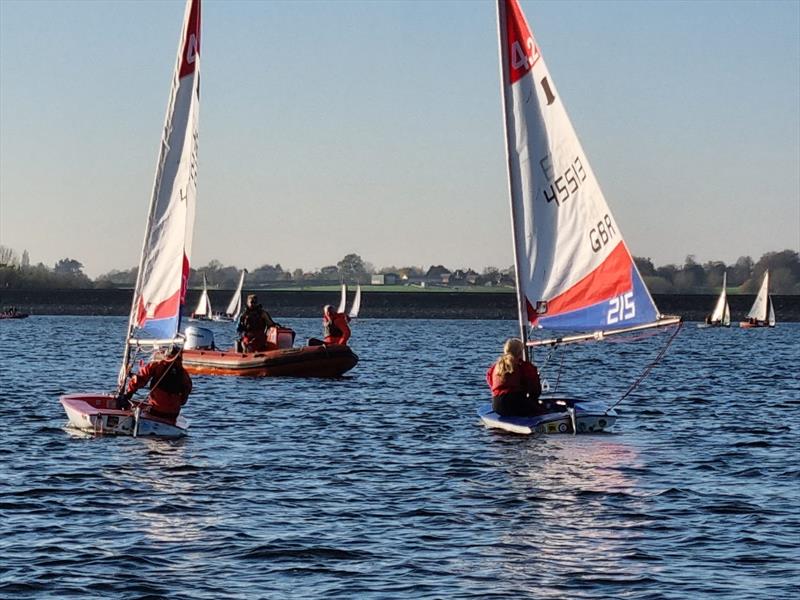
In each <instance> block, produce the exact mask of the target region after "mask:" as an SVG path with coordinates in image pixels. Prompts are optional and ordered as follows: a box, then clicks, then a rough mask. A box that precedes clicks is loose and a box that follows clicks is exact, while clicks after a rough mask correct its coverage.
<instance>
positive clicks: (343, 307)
mask: <svg viewBox="0 0 800 600" xmlns="http://www.w3.org/2000/svg"><path fill="white" fill-rule="evenodd" d="M345 311H347V284H345V283H343V284H342V293H341V296H340V297H339V306H337V307H336V312H337V313H343V312H345ZM359 311H361V285H360V284H359V285H357V286H356V295H355V296H354V297H353V304H352V305H351V306H350V311H349V312H347V316H348V317H350V318H351V319H355V318H356V317H358V313H359Z"/></svg>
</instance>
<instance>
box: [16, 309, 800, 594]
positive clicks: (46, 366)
mask: <svg viewBox="0 0 800 600" xmlns="http://www.w3.org/2000/svg"><path fill="white" fill-rule="evenodd" d="M276 316H278V317H279V315H276ZM282 321H285V322H286V323H287V324H289V325H290V326H293V327H294V328H295V329H296V330H297V332H298V338H305V337H311V336H314V335H319V322H318V320H316V319H314V320H309V319H294V320H291V319H282ZM124 327H125V320H124V319H120V318H113V317H106V318H101V317H98V318H91V317H32V318H30V319H27V320H24V321H16V322H10V321H5V322H0V424H1V425H2V443H0V533H1V534H2V535H0V597H3V598H7V597H49V598H63V597H67V596H70V595H72V596H77V595H82V596H91V597H100V596H107V597H114V598H141V597H160V596H164V597H169V598H258V597H266V598H286V597H324V596H343V597H358V598H363V597H373V598H491V597H497V598H500V597H509V598H518V597H525V596H527V597H537V598H563V597H576V598H620V597H626V598H676V599H677V598H703V597H709V598H710V597H712V596H713V597H714V598H720V597H724V598H748V599H749V598H788V597H796V596H797V594H798V592H800V567H799V566H798V565H799V564H800V562H799V561H800V550H798V539H800V516H799V515H798V509H799V508H800V466H798V464H797V460H798V449H800V444H798V441H797V428H798V423H799V419H798V417H800V381H798V366H799V365H800V325H799V324H780V325H779V326H778V327H777V328H776V329H774V330H752V331H744V330H739V329H735V328H731V329H729V330H699V329H697V328H695V327H694V325H693V324H689V325H688V326H686V327H685V328H684V329H683V330H682V331H681V333H680V334H679V336H678V338H677V339H676V340H675V343H674V344H673V346H672V348H671V349H670V352H669V354H668V355H667V357H666V358H665V359H664V361H663V362H662V363H661V364H660V365H659V366H658V367H657V368H656V369H655V370H654V371H653V373H652V374H651V376H650V378H649V379H647V380H646V381H645V382H644V384H643V385H642V386H641V387H640V388H638V390H637V391H636V392H635V393H634V394H633V395H632V396H630V397H629V398H628V399H626V401H625V402H624V403H623V404H621V405H620V411H621V413H622V415H623V416H622V418H621V419H620V421H619V422H618V424H617V426H616V427H615V430H614V432H613V433H611V434H606V435H593V436H578V437H573V436H550V437H540V438H532V437H523V436H513V435H506V434H499V433H495V432H492V431H489V430H487V429H485V428H483V427H482V426H481V425H479V423H478V420H477V418H476V416H475V409H476V408H477V406H478V405H480V404H481V403H482V402H484V401H486V399H487V390H486V388H485V383H484V381H483V377H484V372H485V370H486V367H487V366H488V364H489V363H490V362H491V361H492V360H493V359H494V358H495V356H496V354H497V352H498V350H499V348H500V346H501V343H502V341H503V339H504V338H505V337H507V336H509V335H513V334H514V332H515V327H516V326H515V323H513V322H509V321H425V320H413V321H412V320H408V321H395V320H361V321H358V322H357V323H355V326H354V338H353V340H352V341H353V347H354V349H355V351H356V352H357V353H358V354H359V356H360V358H361V362H360V363H359V364H358V366H357V367H356V368H355V369H354V370H353V371H352V372H351V375H350V376H349V377H347V378H345V379H342V380H338V381H325V380H292V379H260V380H259V379H244V378H222V377H217V378H214V377H195V378H194V382H195V392H194V393H193V395H192V396H191V398H190V400H189V404H187V406H186V408H185V410H184V413H183V414H184V415H185V416H186V417H187V418H188V419H189V420H190V423H191V429H190V434H189V436H188V437H187V438H185V439H183V440H179V441H159V440H152V439H132V438H81V437H77V436H76V435H74V434H72V433H70V432H69V431H68V430H67V429H65V422H66V418H65V415H64V413H63V410H62V408H61V406H60V404H59V402H58V396H59V395H60V394H62V393H65V392H76V391H105V390H109V389H110V388H111V387H112V386H113V381H114V379H115V377H116V371H117V367H118V364H119V360H120V355H121V347H120V342H121V339H122V337H123V330H124ZM213 328H214V329H215V331H216V332H217V339H218V341H223V342H224V341H230V340H231V339H232V335H231V330H232V326H231V325H230V324H228V325H223V324H214V325H213ZM665 339H666V338H665V337H664V335H663V334H659V335H657V336H655V337H651V338H648V339H645V340H641V341H638V342H635V343H625V344H620V343H611V342H606V343H603V344H588V345H581V346H577V347H573V348H570V349H568V350H567V351H566V352H564V353H563V354H558V355H555V356H554V357H553V358H551V360H550V362H549V363H548V364H547V366H546V368H545V369H544V371H545V375H547V376H548V377H549V379H550V381H551V383H553V384H554V383H555V380H556V379H559V370H560V373H561V374H560V390H559V391H563V392H571V393H573V394H576V395H578V396H582V397H587V396H594V397H597V398H599V399H605V400H609V401H614V400H616V399H617V398H619V397H620V396H621V395H622V394H623V393H624V391H625V389H626V388H627V386H628V385H629V384H630V383H631V382H632V381H633V380H634V379H635V378H636V377H637V376H638V374H639V373H640V372H641V370H642V369H643V368H644V367H645V366H646V365H647V363H648V362H649V361H650V360H651V359H652V358H653V356H654V355H655V354H656V352H657V350H658V349H659V348H660V346H661V344H663V342H664V341H665ZM562 356H563V362H562ZM537 359H538V360H540V361H542V362H543V360H544V354H542V355H541V356H539V357H537Z"/></svg>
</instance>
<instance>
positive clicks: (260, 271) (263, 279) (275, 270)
mask: <svg viewBox="0 0 800 600" xmlns="http://www.w3.org/2000/svg"><path fill="white" fill-rule="evenodd" d="M282 279H283V267H281V265H280V264H277V265H261V266H260V267H258V268H256V269H253V270H252V271H250V273H249V275H248V276H247V280H248V281H250V282H252V283H267V282H270V281H278V280H282Z"/></svg>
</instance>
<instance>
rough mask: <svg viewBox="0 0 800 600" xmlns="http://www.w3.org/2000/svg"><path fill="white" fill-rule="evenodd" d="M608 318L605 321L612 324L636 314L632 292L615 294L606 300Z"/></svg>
mask: <svg viewBox="0 0 800 600" xmlns="http://www.w3.org/2000/svg"><path fill="white" fill-rule="evenodd" d="M608 306H609V308H608V319H607V320H606V323H607V324H608V325H613V324H614V323H619V322H620V321H627V320H628V319H632V318H633V317H635V316H636V304H635V302H634V301H633V292H628V293H627V294H622V295H621V296H615V297H614V298H612V299H611V300H609V301H608Z"/></svg>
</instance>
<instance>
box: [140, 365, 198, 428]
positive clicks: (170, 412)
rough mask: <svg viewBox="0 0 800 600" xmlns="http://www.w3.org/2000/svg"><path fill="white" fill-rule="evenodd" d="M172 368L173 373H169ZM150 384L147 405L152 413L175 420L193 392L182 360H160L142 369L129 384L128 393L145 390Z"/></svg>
mask: <svg viewBox="0 0 800 600" xmlns="http://www.w3.org/2000/svg"><path fill="white" fill-rule="evenodd" d="M171 367H175V368H174V369H172V372H171V373H167V371H169V370H170V368H171ZM148 382H150V395H149V396H148V397H147V405H148V407H149V408H150V413H151V414H153V415H154V416H157V417H163V418H165V419H175V418H177V416H178V414H180V412H181V407H182V406H183V405H184V404H186V400H187V399H188V398H189V394H190V393H191V391H192V380H191V379H190V378H189V374H188V373H187V372H186V370H185V369H184V368H183V363H182V362H181V360H180V358H178V359H177V360H174V361H170V360H159V361H155V362H151V363H150V364H148V365H146V366H144V367H142V368H141V369H140V370H139V373H138V374H136V375H134V376H133V377H131V380H130V381H129V382H128V393H131V394H132V393H133V392H135V391H136V390H138V389H141V388H143V387H144V386H145V385H147V383H148Z"/></svg>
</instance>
